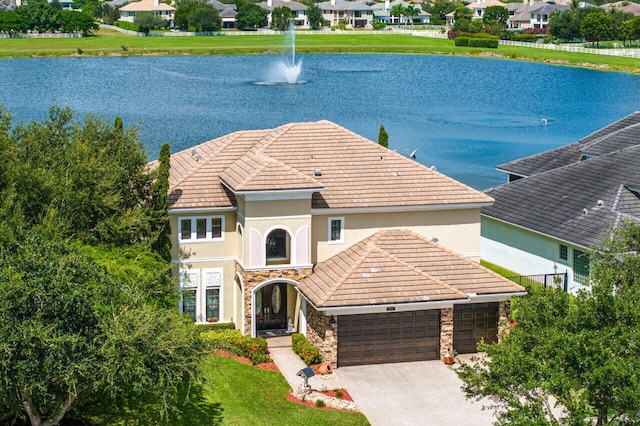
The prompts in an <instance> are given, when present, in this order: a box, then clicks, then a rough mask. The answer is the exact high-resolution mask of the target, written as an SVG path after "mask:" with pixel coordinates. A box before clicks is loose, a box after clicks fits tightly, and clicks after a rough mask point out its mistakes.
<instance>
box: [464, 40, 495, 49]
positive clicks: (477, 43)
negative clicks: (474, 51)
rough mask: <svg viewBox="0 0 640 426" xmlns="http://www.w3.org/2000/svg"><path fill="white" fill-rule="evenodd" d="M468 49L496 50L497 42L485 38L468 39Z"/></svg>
mask: <svg viewBox="0 0 640 426" xmlns="http://www.w3.org/2000/svg"><path fill="white" fill-rule="evenodd" d="M469 47H487V48H490V49H497V48H498V40H497V39H487V38H470V39H469Z"/></svg>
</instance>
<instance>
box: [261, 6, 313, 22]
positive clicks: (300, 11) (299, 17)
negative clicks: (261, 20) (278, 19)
mask: <svg viewBox="0 0 640 426" xmlns="http://www.w3.org/2000/svg"><path fill="white" fill-rule="evenodd" d="M258 5H259V6H260V7H261V8H263V9H265V10H267V12H269V15H268V16H267V21H268V25H269V26H270V25H271V12H272V11H273V9H276V8H278V7H287V8H289V9H290V10H291V15H292V17H291V21H290V22H293V25H295V26H296V27H297V28H309V18H307V9H308V7H307V6H306V5H304V4H302V3H300V2H297V1H293V0H265V1H263V2H262V3H258Z"/></svg>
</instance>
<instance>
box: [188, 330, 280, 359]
mask: <svg viewBox="0 0 640 426" xmlns="http://www.w3.org/2000/svg"><path fill="white" fill-rule="evenodd" d="M213 325H218V324H208V325H207V326H213ZM203 327H204V326H203ZM200 335H201V337H202V340H203V341H204V344H205V348H206V349H208V350H210V351H214V350H226V351H230V352H232V353H234V354H236V355H238V356H244V357H247V358H249V359H250V360H251V363H252V364H254V365H255V364H261V363H263V362H267V361H268V360H269V357H268V356H267V354H268V353H269V350H268V349H267V341H266V340H265V339H262V338H259V337H249V336H243V335H242V333H240V331H238V330H233V329H225V328H223V327H219V328H218V329H217V330H216V329H214V328H213V327H211V330H210V331H204V332H202V333H201V334H200Z"/></svg>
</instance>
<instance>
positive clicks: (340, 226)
mask: <svg viewBox="0 0 640 426" xmlns="http://www.w3.org/2000/svg"><path fill="white" fill-rule="evenodd" d="M329 242H332V243H342V242H344V218H343V217H330V218H329Z"/></svg>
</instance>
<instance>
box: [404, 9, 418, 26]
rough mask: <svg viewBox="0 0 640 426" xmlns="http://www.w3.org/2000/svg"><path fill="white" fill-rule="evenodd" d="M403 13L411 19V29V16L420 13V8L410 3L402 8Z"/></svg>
mask: <svg viewBox="0 0 640 426" xmlns="http://www.w3.org/2000/svg"><path fill="white" fill-rule="evenodd" d="M404 14H405V16H408V17H409V18H410V19H411V29H413V18H414V17H416V16H418V15H419V14H420V9H418V8H417V7H415V6H414V5H412V4H410V5H409V6H407V7H405V8H404Z"/></svg>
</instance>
